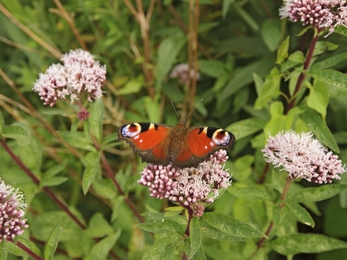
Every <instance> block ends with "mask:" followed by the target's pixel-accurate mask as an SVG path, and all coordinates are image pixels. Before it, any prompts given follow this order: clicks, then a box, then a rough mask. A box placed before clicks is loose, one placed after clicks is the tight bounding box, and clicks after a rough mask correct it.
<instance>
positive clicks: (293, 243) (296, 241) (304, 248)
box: [270, 234, 347, 255]
mask: <svg viewBox="0 0 347 260" xmlns="http://www.w3.org/2000/svg"><path fill="white" fill-rule="evenodd" d="M270 246H271V248H273V249H274V250H275V251H277V252H278V253H280V254H282V255H296V254H299V253H321V252H325V251H330V250H334V249H339V248H347V243H345V242H343V241H341V240H338V239H335V238H330V237H326V236H323V235H320V234H292V235H289V236H284V237H280V238H277V239H275V240H273V241H271V242H270Z"/></svg>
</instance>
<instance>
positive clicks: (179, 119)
mask: <svg viewBox="0 0 347 260" xmlns="http://www.w3.org/2000/svg"><path fill="white" fill-rule="evenodd" d="M170 101H171V105H172V107H173V109H174V110H175V112H176V115H177V117H178V121H180V122H181V118H180V115H179V114H178V112H177V110H176V108H175V105H174V103H173V101H172V99H171V100H170Z"/></svg>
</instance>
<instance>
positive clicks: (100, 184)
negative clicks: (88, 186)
mask: <svg viewBox="0 0 347 260" xmlns="http://www.w3.org/2000/svg"><path fill="white" fill-rule="evenodd" d="M92 186H93V189H94V190H95V191H96V192H97V194H98V195H99V196H102V197H104V198H105V199H114V198H116V197H117V195H118V193H117V191H116V189H115V187H114V184H112V181H111V180H110V179H97V180H95V181H93V184H92Z"/></svg>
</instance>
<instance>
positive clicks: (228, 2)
mask: <svg viewBox="0 0 347 260" xmlns="http://www.w3.org/2000/svg"><path fill="white" fill-rule="evenodd" d="M234 1H235V0H223V6H222V17H223V18H225V17H226V15H227V13H228V10H229V8H230V5H231V4H232V3H233V2H234Z"/></svg>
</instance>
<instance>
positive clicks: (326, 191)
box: [286, 184, 347, 202]
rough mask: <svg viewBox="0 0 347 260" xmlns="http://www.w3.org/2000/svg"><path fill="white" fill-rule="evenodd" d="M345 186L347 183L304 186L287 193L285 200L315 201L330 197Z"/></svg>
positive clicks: (346, 186)
mask: <svg viewBox="0 0 347 260" xmlns="http://www.w3.org/2000/svg"><path fill="white" fill-rule="evenodd" d="M346 188H347V185H339V184H327V185H324V186H320V187H315V188H305V189H302V190H300V191H297V192H295V193H292V194H288V195H287V199H286V200H288V201H294V202H316V201H321V200H326V199H330V198H331V197H334V196H336V195H337V194H339V193H340V192H341V191H342V190H344V189H346Z"/></svg>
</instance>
